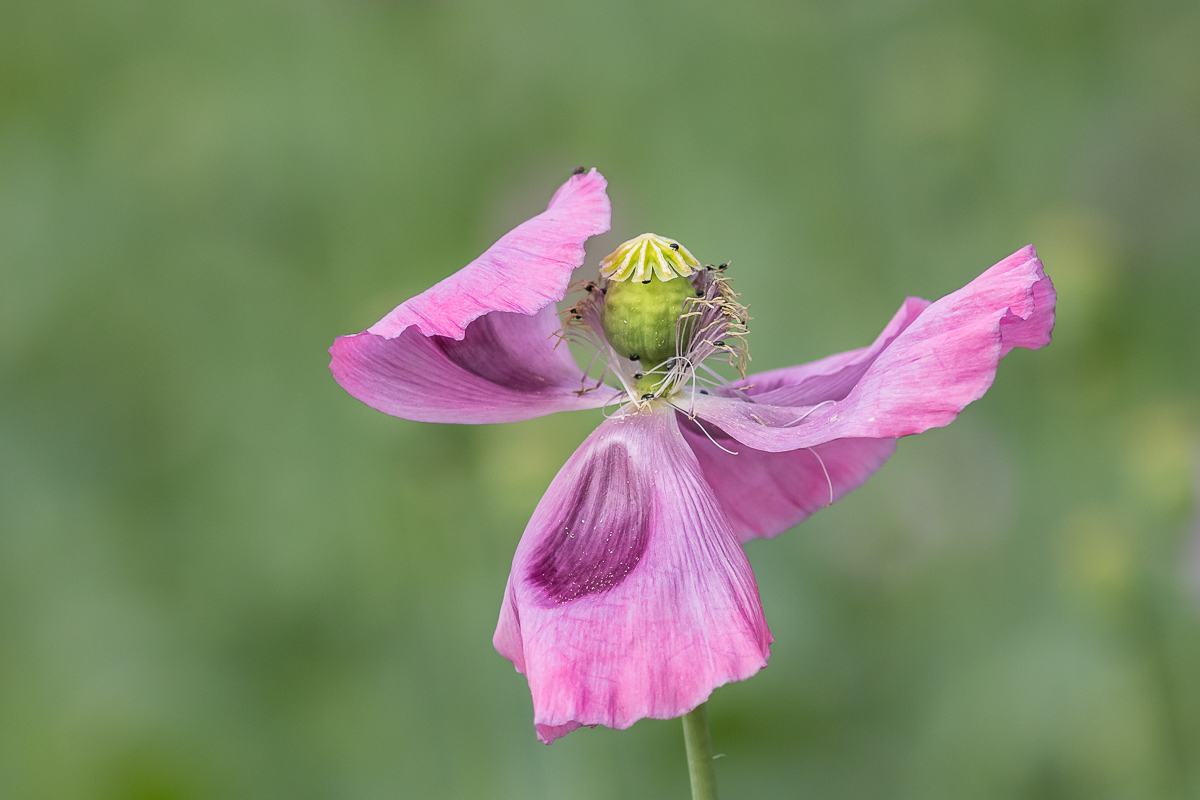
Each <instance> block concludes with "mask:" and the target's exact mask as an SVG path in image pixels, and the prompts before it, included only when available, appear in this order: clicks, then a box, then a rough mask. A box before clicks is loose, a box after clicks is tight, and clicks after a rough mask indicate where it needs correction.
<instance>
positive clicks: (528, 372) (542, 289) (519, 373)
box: [329, 170, 611, 423]
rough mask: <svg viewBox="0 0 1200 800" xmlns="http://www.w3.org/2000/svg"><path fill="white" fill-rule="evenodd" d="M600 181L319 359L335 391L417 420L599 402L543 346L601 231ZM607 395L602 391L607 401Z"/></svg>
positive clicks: (565, 193) (573, 187)
mask: <svg viewBox="0 0 1200 800" xmlns="http://www.w3.org/2000/svg"><path fill="white" fill-rule="evenodd" d="M606 186H607V183H606V182H605V180H604V178H603V176H601V175H600V174H599V173H598V172H596V171H595V170H592V171H591V172H590V173H588V174H586V175H575V176H573V177H572V178H571V179H570V180H568V181H567V182H566V183H565V184H564V185H563V186H562V187H561V188H559V190H558V192H556V193H555V195H554V197H553V198H552V199H551V201H550V205H549V207H548V208H547V209H546V211H545V212H543V213H542V214H539V215H538V216H536V217H534V218H533V219H531V220H528V221H527V222H524V223H522V224H521V225H518V226H517V227H516V228H514V229H513V230H511V231H509V232H508V233H507V234H505V235H504V236H503V237H501V238H500V240H499V241H497V242H496V243H495V244H494V245H492V246H491V247H490V248H488V250H487V251H486V252H485V253H484V254H483V255H481V256H480V257H479V258H477V259H475V260H474V261H472V262H471V263H470V264H468V265H467V266H466V267H463V268H462V269H460V270H459V271H458V272H456V273H454V274H453V275H451V276H450V277H448V278H446V279H445V280H443V281H441V282H439V283H437V284H436V285H435V286H433V287H432V288H430V289H428V290H426V291H424V292H422V293H421V294H419V295H417V296H416V297H413V298H410V299H409V300H406V301H405V302H403V303H401V304H400V305H399V306H397V307H396V308H395V309H394V310H393V311H392V312H391V313H390V314H388V315H387V316H386V317H384V318H383V319H381V320H380V321H379V322H377V323H375V324H374V325H372V326H371V327H370V328H369V329H367V330H366V331H363V332H362V333H359V334H356V335H353V336H342V337H339V338H338V339H337V341H335V342H334V344H333V347H331V348H330V349H329V352H330V354H331V356H332V361H331V362H330V369H331V370H332V371H333V374H334V377H335V378H336V379H337V381H338V383H340V384H341V385H342V387H343V388H344V389H346V391H348V392H349V393H350V394H352V395H353V396H355V397H357V398H358V399H359V400H362V401H363V402H364V403H366V404H367V405H369V406H371V407H373V408H376V409H378V410H380V411H383V412H385V413H388V414H392V415H394V416H397V417H403V418H405V419H413V420H419V421H422V422H465V423H479V422H510V421H515V420H522V419H530V418H531V417H537V416H541V415H543V414H549V413H552V412H554V411H564V410H570V409H575V408H595V407H596V406H598V405H601V404H603V402H604V400H606V399H607V398H602V399H601V398H597V397H596V396H594V395H589V396H580V395H579V394H576V393H577V392H578V390H580V389H581V388H582V383H583V373H582V371H581V370H580V369H579V368H578V366H576V364H575V361H574V359H573V358H572V357H571V354H570V352H569V350H568V348H567V347H566V345H565V344H564V345H562V346H560V347H558V348H557V349H556V347H555V346H556V345H557V344H559V342H558V340H557V339H556V338H555V337H554V336H553V334H554V332H555V331H556V330H557V329H558V328H559V327H560V326H559V323H558V320H557V317H556V316H555V313H554V303H555V302H556V301H558V300H561V299H562V298H563V297H564V296H565V295H566V293H567V285H568V283H569V282H570V280H571V272H572V271H573V270H574V269H575V268H576V267H578V266H580V265H581V264H582V263H583V259H584V249H583V246H584V242H585V241H586V240H587V239H588V238H589V237H591V236H594V235H596V234H599V233H603V232H605V231H607V230H608V228H609V221H610V216H611V209H610V205H609V201H608V195H607V194H606V193H605V187H606ZM609 394H610V395H611V393H609Z"/></svg>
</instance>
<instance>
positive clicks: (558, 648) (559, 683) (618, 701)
mask: <svg viewBox="0 0 1200 800" xmlns="http://www.w3.org/2000/svg"><path fill="white" fill-rule="evenodd" d="M494 641H495V645H496V649H497V650H499V651H500V653H501V654H502V655H503V656H505V657H506V658H508V659H509V660H510V661H512V662H513V664H514V665H515V666H516V668H517V669H518V670H519V671H520V672H523V673H524V674H525V676H526V677H527V678H528V680H529V688H530V691H531V693H532V695H533V708H534V723H535V726H536V728H537V732H538V736H539V738H541V739H542V740H543V741H545V742H550V741H553V740H554V739H555V738H557V737H558V736H561V735H563V734H564V733H566V732H568V731H570V730H573V729H574V728H577V727H579V726H580V725H606V726H609V727H612V728H627V727H629V726H630V725H632V724H633V723H634V722H636V721H637V720H639V719H642V718H644V717H654V718H658V719H669V718H672V717H677V716H680V715H682V714H685V713H687V712H688V711H690V710H692V709H693V708H695V707H696V706H697V705H699V704H700V703H702V702H704V700H706V699H707V698H708V696H709V694H710V693H711V692H712V690H713V689H714V688H715V687H717V686H720V685H722V684H724V683H728V682H730V681H737V680H743V679H745V678H747V677H749V676H750V675H752V674H754V673H755V672H757V671H758V670H759V669H760V668H762V667H763V666H764V665H765V664H766V660H767V656H768V655H769V645H770V642H771V636H770V632H769V631H768V629H767V625H766V621H765V620H764V619H763V615H762V607H761V605H760V603H759V599H758V588H757V585H756V584H755V581H754V574H753V572H752V571H751V569H750V564H749V562H748V561H747V560H746V557H745V554H744V553H743V552H742V549H741V547H740V545H739V544H738V540H737V538H736V536H735V535H734V532H733V530H732V529H731V528H730V525H729V522H728V520H727V519H726V518H725V515H724V514H723V513H722V511H721V507H720V504H719V503H718V502H717V500H716V498H715V497H714V496H713V494H712V490H711V489H710V488H709V486H708V484H707V483H706V482H705V481H704V478H703V475H702V474H701V470H700V465H699V464H698V463H697V461H696V458H695V456H694V455H693V454H692V451H691V450H690V449H689V448H688V446H687V444H686V443H685V442H684V440H683V437H682V435H681V434H680V432H679V429H678V427H677V425H676V422H675V417H674V412H673V411H671V410H670V409H663V408H659V409H652V410H647V411H643V412H641V413H632V414H627V415H622V416H617V417H614V418H613V419H610V420H608V421H606V422H605V423H604V424H603V425H601V426H600V428H598V429H597V430H596V431H595V432H594V433H593V434H592V435H591V436H590V437H589V438H588V440H587V441H586V442H584V443H583V445H582V446H580V448H579V450H578V451H576V453H575V455H573V456H572V457H571V459H570V460H569V461H568V462H567V463H566V465H565V466H564V467H563V468H562V470H561V471H560V472H559V474H558V476H557V477H555V479H554V481H553V483H551V485H550V488H549V489H548V490H547V492H546V495H545V497H543V498H542V501H541V502H540V503H539V504H538V507H537V509H536V510H535V511H534V513H533V518H532V519H531V520H530V522H529V526H528V527H527V528H526V529H525V534H524V536H522V538H521V543H520V545H519V546H518V547H517V553H516V556H515V557H514V559H513V568H512V573H511V574H510V576H509V582H508V588H507V590H506V592H505V598H504V604H503V607H502V609H501V614H500V621H499V625H498V626H497V628H496V635H495V639H494Z"/></svg>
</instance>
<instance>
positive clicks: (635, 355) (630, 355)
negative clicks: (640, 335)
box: [629, 353, 638, 361]
mask: <svg viewBox="0 0 1200 800" xmlns="http://www.w3.org/2000/svg"><path fill="white" fill-rule="evenodd" d="M629 360H630V361H637V360H638V356H637V353H630V354H629Z"/></svg>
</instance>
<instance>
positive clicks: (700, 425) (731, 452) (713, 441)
mask: <svg viewBox="0 0 1200 800" xmlns="http://www.w3.org/2000/svg"><path fill="white" fill-rule="evenodd" d="M667 405H669V406H670V407H671V408H673V409H675V410H676V411H678V412H679V413H681V414H684V415H685V416H687V418H688V419H689V420H691V421H692V422H693V423H695V425H696V427H697V428H699V429H700V432H701V433H703V434H704V435H705V436H707V437H708V440H709V441H710V442H712V443H713V444H715V445H716V446H717V447H719V448H720V449H722V450H724V451H725V452H726V453H729V455H731V456H736V455H738V453H737V452H736V451H734V450H730V449H729V448H727V447H721V445H720V444H719V443H718V442H717V440H716V439H714V438H713V437H712V434H711V433H709V432H708V431H707V430H706V429H705V427H704V425H703V424H702V423H701V422H700V418H699V417H694V416H692V415H691V414H688V413H687V412H686V411H684V410H683V409H682V408H680V407H679V406H677V405H675V404H674V403H672V402H671V401H670V400H668V401H667ZM817 457H818V458H820V456H817ZM830 502H832V501H830Z"/></svg>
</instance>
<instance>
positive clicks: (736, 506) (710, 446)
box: [679, 415, 896, 542]
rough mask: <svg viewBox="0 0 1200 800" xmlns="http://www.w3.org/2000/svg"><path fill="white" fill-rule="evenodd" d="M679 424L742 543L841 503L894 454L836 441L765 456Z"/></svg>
mask: <svg viewBox="0 0 1200 800" xmlns="http://www.w3.org/2000/svg"><path fill="white" fill-rule="evenodd" d="M679 423H680V424H679V427H680V430H681V431H682V432H683V438H684V439H685V440H687V443H688V444H689V445H690V446H691V448H692V451H693V452H694V453H695V454H696V458H697V459H698V460H699V462H700V468H701V469H702V470H703V471H704V477H705V479H706V480H707V481H708V484H709V486H711V487H712V489H713V493H714V494H716V496H717V499H718V500H720V501H721V507H722V508H723V509H724V510H725V514H726V516H728V517H729V522H730V523H731V524H732V525H733V531H734V533H735V534H737V537H738V539H740V540H741V541H743V542H747V541H749V540H751V539H756V538H759V537H765V538H768V539H769V538H772V537H774V536H778V535H779V534H780V533H782V532H783V531H786V530H787V529H788V528H791V527H793V526H795V525H798V524H799V523H800V522H802V521H803V520H805V519H807V518H808V517H809V515H811V514H812V513H813V512H814V511H816V510H817V509H820V508H823V507H825V506H827V505H831V504H832V503H834V502H836V501H838V500H840V499H842V498H843V497H845V496H846V495H847V494H848V493H849V492H850V491H851V490H853V489H856V488H858V487H859V486H862V484H863V483H864V482H865V481H866V480H867V478H869V477H871V476H872V475H874V474H875V472H876V471H877V470H878V469H879V468H880V467H882V466H883V464H884V462H885V461H887V460H888V458H889V457H891V455H892V453H894V452H895V451H896V440H895V439H835V440H834V441H832V442H825V443H824V444H819V445H815V446H813V447H806V448H804V449H801V450H790V451H787V452H783V453H768V452H764V451H762V450H755V449H754V448H752V447H750V446H749V445H745V444H742V443H741V442H737V441H735V440H734V439H733V437H731V436H729V435H728V434H726V433H725V432H724V431H721V430H719V429H717V428H715V427H714V426H712V425H705V426H704V430H701V429H700V427H699V425H698V424H697V423H696V422H695V421H693V420H689V419H687V417H685V416H683V415H680V420H679ZM701 424H702V423H701ZM706 431H707V435H706V433H705V432H706ZM709 437H712V438H711V439H710V438H709ZM714 440H715V441H714ZM718 444H719V445H720V446H719V447H718Z"/></svg>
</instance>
